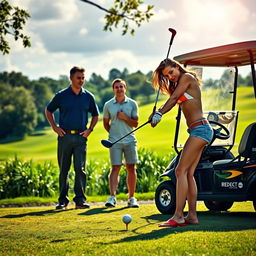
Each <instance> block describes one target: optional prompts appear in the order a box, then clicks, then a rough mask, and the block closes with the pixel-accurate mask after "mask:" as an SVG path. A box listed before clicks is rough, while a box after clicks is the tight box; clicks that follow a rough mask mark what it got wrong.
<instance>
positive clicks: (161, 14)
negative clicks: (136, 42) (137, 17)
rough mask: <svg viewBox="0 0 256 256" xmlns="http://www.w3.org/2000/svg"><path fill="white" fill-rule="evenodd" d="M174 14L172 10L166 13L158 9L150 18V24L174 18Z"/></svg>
mask: <svg viewBox="0 0 256 256" xmlns="http://www.w3.org/2000/svg"><path fill="white" fill-rule="evenodd" d="M175 17H176V14H175V12H174V11H173V10H169V11H166V10H165V9H159V10H157V11H154V15H153V16H152V18H151V22H153V21H156V22H159V21H163V20H167V19H170V18H175Z"/></svg>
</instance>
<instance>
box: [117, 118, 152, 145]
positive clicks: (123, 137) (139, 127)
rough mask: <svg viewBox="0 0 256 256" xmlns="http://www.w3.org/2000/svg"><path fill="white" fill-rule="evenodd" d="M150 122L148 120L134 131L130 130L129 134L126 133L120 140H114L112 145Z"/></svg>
mask: <svg viewBox="0 0 256 256" xmlns="http://www.w3.org/2000/svg"><path fill="white" fill-rule="evenodd" d="M150 122H151V120H148V121H147V122H145V123H144V124H142V125H140V126H139V127H137V128H136V129H134V130H132V131H131V132H129V133H127V134H126V135H124V136H123V137H121V138H120V139H118V140H116V141H115V142H114V143H113V145H114V144H116V143H117V142H118V141H120V140H122V139H123V138H125V137H127V136H128V135H130V134H132V133H133V132H135V131H137V130H138V129H140V128H141V127H143V126H144V125H146V124H148V123H150Z"/></svg>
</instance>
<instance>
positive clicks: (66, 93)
mask: <svg viewBox="0 0 256 256" xmlns="http://www.w3.org/2000/svg"><path fill="white" fill-rule="evenodd" d="M57 109H59V126H60V127H61V128H63V129H67V130H80V131H84V130H85V129H86V128H87V123H88V113H91V115H92V116H98V115H99V109H98V106H97V104H96V102H95V99H94V96H93V94H92V93H90V92H89V91H87V90H85V89H84V88H82V89H81V91H80V93H79V94H75V93H74V92H73V90H72V89H71V86H70V87H68V88H65V89H63V90H61V91H59V92H58V93H57V94H56V95H55V96H54V97H53V99H52V100H51V101H50V102H49V104H48V105H47V110H48V111H50V112H51V113H53V112H54V111H55V110H57Z"/></svg>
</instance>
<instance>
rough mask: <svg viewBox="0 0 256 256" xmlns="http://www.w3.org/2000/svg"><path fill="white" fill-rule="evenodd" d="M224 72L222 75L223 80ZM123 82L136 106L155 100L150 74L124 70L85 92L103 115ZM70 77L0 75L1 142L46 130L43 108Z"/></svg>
mask: <svg viewBox="0 0 256 256" xmlns="http://www.w3.org/2000/svg"><path fill="white" fill-rule="evenodd" d="M227 75H228V74H227V71H225V72H224V73H223V75H222V78H223V80H224V81H225V80H226V76H227ZM117 77H118V78H122V79H124V80H125V81H126V83H127V86H128V91H127V95H128V96H130V97H131V98H133V99H135V100H137V101H139V104H145V103H151V101H153V100H154V97H153V95H154V94H155V91H154V89H153V88H152V86H151V82H152V71H150V72H148V73H147V74H143V73H142V72H141V71H137V72H134V73H129V71H128V70H127V69H126V68H125V69H124V70H123V71H120V70H118V69H116V68H113V69H111V70H110V71H109V75H108V79H104V78H103V77H102V76H101V75H97V74H95V73H93V74H92V75H91V77H90V78H89V79H88V80H86V82H85V86H84V87H85V88H86V89H88V90H89V91H90V92H92V93H93V94H94V96H95V99H96V102H97V104H98V106H99V108H100V111H102V108H103V105H104V103H105V102H106V101H107V100H109V99H110V98H112V97H113V91H112V86H111V83H112V81H113V80H114V79H115V78H117ZM238 79H239V82H238V83H239V85H241V86H242V85H247V86H248V85H249V86H250V85H252V82H251V78H250V76H249V75H248V76H246V77H245V78H243V77H242V76H240V75H239V78H238ZM69 84H70V81H69V77H68V76H64V75H61V76H60V77H59V79H58V80H55V79H52V78H49V77H41V78H39V79H38V80H30V79H29V78H28V77H27V76H25V75H23V74H22V73H21V72H14V71H12V72H5V71H4V72H0V140H3V139H6V138H9V137H15V138H17V139H18V138H19V139H21V138H24V136H26V135H27V134H30V133H31V132H32V131H34V130H35V129H36V128H43V127H45V126H48V122H47V120H46V118H45V115H44V109H45V107H46V104H47V103H48V102H49V101H50V99H51V98H52V97H53V96H54V94H55V93H56V92H58V91H59V90H61V89H63V88H66V87H68V86H69ZM203 84H204V87H208V86H211V87H215V86H216V85H218V84H220V81H219V80H218V81H217V80H213V79H208V80H206V81H203Z"/></svg>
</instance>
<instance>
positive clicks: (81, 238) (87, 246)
mask: <svg viewBox="0 0 256 256" xmlns="http://www.w3.org/2000/svg"><path fill="white" fill-rule="evenodd" d="M124 214H131V216H132V217H133V221H132V222H131V224H130V225H129V229H128V231H126V227H125V225H124V224H123V223H122V221H121V218H122V216H123V215H124ZM198 216H199V221H200V224H199V225H188V226H186V227H179V228H158V224H159V223H160V222H163V221H165V220H167V219H168V218H169V217H170V216H167V215H162V214H160V213H159V212H158V210H157V209H156V207H155V205H154V204H141V207H140V208H139V209H130V208H126V207H125V206H124V205H120V206H118V207H116V208H112V209H106V208H104V207H103V206H102V205H93V206H92V207H91V209H89V210H74V209H72V208H70V209H68V210H65V211H56V210H53V207H28V208H2V209H0V226H1V233H0V255H5V256H9V255H10V256H13V255H19V256H23V255H26V256H28V255H38V256H40V255H43V256H45V255H69V256H72V255H111V256H117V255H124V256H126V255H127V256H128V255H129V256H132V255H150V256H152V255H153V256H159V255H184V256H185V255H212V256H215V255H223V256H224V255H225V256H234V255H236V256H238V255H246V256H252V255H256V244H255V239H256V219H255V212H254V209H253V207H252V203H251V202H243V203H235V204H234V205H233V207H232V208H231V209H230V211H229V212H221V213H220V212H209V211H207V209H206V208H205V206H204V205H203V203H201V202H199V203H198Z"/></svg>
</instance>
